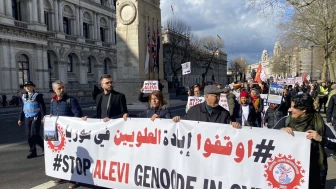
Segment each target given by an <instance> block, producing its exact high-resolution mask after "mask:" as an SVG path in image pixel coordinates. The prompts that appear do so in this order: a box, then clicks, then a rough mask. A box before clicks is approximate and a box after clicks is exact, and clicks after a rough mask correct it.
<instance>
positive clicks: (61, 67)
mask: <svg viewBox="0 0 336 189" xmlns="http://www.w3.org/2000/svg"><path fill="white" fill-rule="evenodd" d="M56 65H57V66H56ZM55 66H56V69H57V72H58V78H59V80H61V81H63V82H64V83H65V84H68V70H67V62H66V61H63V60H62V61H58V62H56V61H55Z"/></svg>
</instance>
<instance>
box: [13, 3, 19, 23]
mask: <svg viewBox="0 0 336 189" xmlns="http://www.w3.org/2000/svg"><path fill="white" fill-rule="evenodd" d="M12 16H13V18H14V19H15V20H21V14H20V2H18V1H16V0H12Z"/></svg>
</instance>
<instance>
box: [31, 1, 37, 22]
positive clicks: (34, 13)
mask: <svg viewBox="0 0 336 189" xmlns="http://www.w3.org/2000/svg"><path fill="white" fill-rule="evenodd" d="M32 8H33V10H32V11H33V12H32V13H33V20H32V21H33V22H38V13H37V11H38V8H37V0H32Z"/></svg>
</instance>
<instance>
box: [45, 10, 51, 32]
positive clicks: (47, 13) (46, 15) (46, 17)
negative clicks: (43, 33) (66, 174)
mask: <svg viewBox="0 0 336 189" xmlns="http://www.w3.org/2000/svg"><path fill="white" fill-rule="evenodd" d="M44 22H45V25H47V30H48V31H50V30H51V28H50V22H49V12H46V11H44Z"/></svg>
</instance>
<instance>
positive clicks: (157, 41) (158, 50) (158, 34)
mask: <svg viewBox="0 0 336 189" xmlns="http://www.w3.org/2000/svg"><path fill="white" fill-rule="evenodd" d="M156 52H157V53H156V60H155V62H154V72H155V69H157V70H159V61H160V60H159V57H160V32H159V30H157V40H156Z"/></svg>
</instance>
